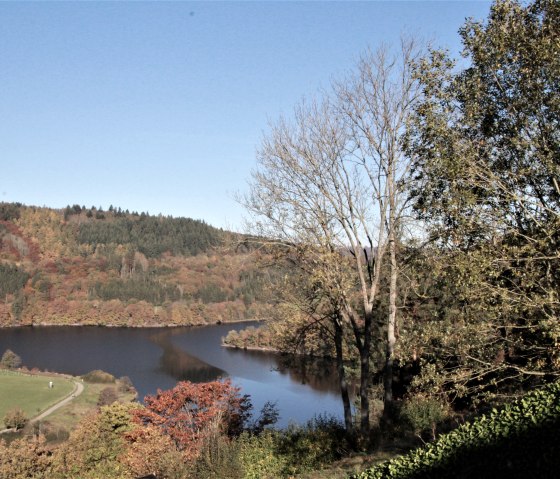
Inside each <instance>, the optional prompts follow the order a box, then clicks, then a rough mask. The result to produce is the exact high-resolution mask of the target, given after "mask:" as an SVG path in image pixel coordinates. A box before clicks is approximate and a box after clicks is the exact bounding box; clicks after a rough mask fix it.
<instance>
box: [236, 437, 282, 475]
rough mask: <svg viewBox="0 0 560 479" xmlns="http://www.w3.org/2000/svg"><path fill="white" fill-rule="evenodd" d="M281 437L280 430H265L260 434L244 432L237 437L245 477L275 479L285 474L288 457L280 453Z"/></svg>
mask: <svg viewBox="0 0 560 479" xmlns="http://www.w3.org/2000/svg"><path fill="white" fill-rule="evenodd" d="M279 437H280V433H279V432H278V431H273V430H265V431H263V432H262V433H261V434H259V435H258V436H255V435H251V434H247V433H243V434H242V435H241V436H240V437H239V438H238V439H237V441H236V442H237V444H238V451H239V460H240V462H241V465H242V467H243V471H244V476H243V478H244V479H275V478H277V477H284V476H285V474H284V471H285V470H286V469H288V459H287V458H286V456H282V455H280V454H278V450H277V449H278V440H279Z"/></svg>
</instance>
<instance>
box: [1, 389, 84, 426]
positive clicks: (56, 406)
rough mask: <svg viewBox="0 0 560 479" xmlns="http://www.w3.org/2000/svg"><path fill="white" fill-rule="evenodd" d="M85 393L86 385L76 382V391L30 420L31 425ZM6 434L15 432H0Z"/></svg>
mask: <svg viewBox="0 0 560 479" xmlns="http://www.w3.org/2000/svg"><path fill="white" fill-rule="evenodd" d="M83 392H84V385H83V384H82V383H81V382H80V381H74V390H73V391H72V392H71V393H70V394H69V395H68V396H66V397H65V398H63V399H61V400H60V401H58V402H57V403H56V404H54V405H53V406H51V407H49V408H48V409H46V410H45V411H43V412H42V413H41V414H39V415H38V416H35V417H34V418H32V419H30V420H29V423H30V424H33V423H34V422H37V421H40V420H41V419H44V418H46V417H47V416H48V415H49V414H52V413H53V412H55V411H56V410H57V409H60V408H61V407H63V406H66V404H68V403H69V402H70V401H72V400H74V399H75V398H77V397H78V396H79V395H80V394H82V393H83ZM6 432H13V430H12V429H3V430H0V434H4V433H6Z"/></svg>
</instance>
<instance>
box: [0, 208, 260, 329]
mask: <svg viewBox="0 0 560 479" xmlns="http://www.w3.org/2000/svg"><path fill="white" fill-rule="evenodd" d="M231 237H232V233H229V232H226V231H223V230H221V229H217V228H214V227H212V226H210V225H208V224H206V223H205V222H203V221H199V220H193V219H189V218H172V217H163V216H150V215H149V214H146V213H140V214H138V213H136V212H132V213H130V212H128V210H126V211H123V210H122V209H121V208H113V207H112V206H111V207H110V208H109V210H107V211H103V210H102V209H96V208H94V207H92V208H85V207H81V206H78V205H74V206H68V207H66V208H65V209H63V210H55V209H50V208H44V207H34V206H25V205H22V204H19V203H0V326H19V325H31V324H35V325H37V324H83V325H86V324H87V325H111V326H156V325H181V324H206V323H215V322H218V321H224V322H227V321H235V320H242V319H250V318H258V317H262V316H263V315H266V310H267V308H268V300H267V297H266V294H265V290H264V288H263V285H264V283H265V278H264V275H265V273H263V272H262V271H260V270H258V269H257V267H256V265H255V263H254V260H253V258H252V256H251V255H250V254H248V253H246V252H235V253H227V252H225V249H224V248H222V247H221V245H222V244H223V241H224V239H226V238H231Z"/></svg>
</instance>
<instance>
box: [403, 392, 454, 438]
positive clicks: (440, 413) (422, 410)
mask: <svg viewBox="0 0 560 479" xmlns="http://www.w3.org/2000/svg"><path fill="white" fill-rule="evenodd" d="M448 416H449V408H448V406H447V405H446V404H444V403H442V402H441V401H439V400H437V399H434V398H431V397H426V396H422V395H416V396H412V397H410V398H408V399H406V400H405V401H404V402H403V404H402V406H401V410H400V417H401V420H402V421H403V423H404V424H406V425H407V426H408V427H409V428H410V429H411V430H412V432H413V433H414V434H415V435H416V436H418V437H420V439H422V434H426V433H428V432H429V433H430V435H431V438H432V440H435V438H436V428H437V425H438V424H439V423H441V422H442V421H444V420H445V419H447V417H448Z"/></svg>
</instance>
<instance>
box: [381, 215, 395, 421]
mask: <svg viewBox="0 0 560 479" xmlns="http://www.w3.org/2000/svg"><path fill="white" fill-rule="evenodd" d="M396 249H397V248H396V243H395V231H394V225H392V226H391V227H390V228H389V256H390V260H391V278H390V285H389V318H388V320H387V346H386V351H385V354H386V356H385V374H384V378H383V389H384V398H383V399H384V408H383V413H384V416H385V418H388V417H389V415H390V414H391V410H392V405H393V358H394V353H395V342H396V338H395V324H396V319H397V275H398V271H397V251H396Z"/></svg>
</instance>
